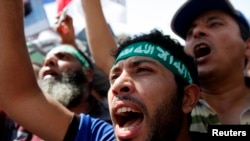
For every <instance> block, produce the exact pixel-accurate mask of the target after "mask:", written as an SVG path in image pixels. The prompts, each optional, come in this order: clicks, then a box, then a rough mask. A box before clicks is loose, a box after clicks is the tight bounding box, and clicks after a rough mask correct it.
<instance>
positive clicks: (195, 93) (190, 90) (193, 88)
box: [182, 84, 200, 113]
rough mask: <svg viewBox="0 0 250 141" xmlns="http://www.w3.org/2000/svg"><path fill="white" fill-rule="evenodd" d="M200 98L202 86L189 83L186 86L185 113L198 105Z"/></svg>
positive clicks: (183, 107) (183, 104)
mask: <svg viewBox="0 0 250 141" xmlns="http://www.w3.org/2000/svg"><path fill="white" fill-rule="evenodd" d="M199 98H200V88H199V87H198V86H197V85H195V84H190V85H187V86H186V87H185V88H184V98H183V103H182V110H183V112H184V113H189V112H191V111H192V109H193V108H194V107H195V106H196V104H197V102H198V100H199Z"/></svg>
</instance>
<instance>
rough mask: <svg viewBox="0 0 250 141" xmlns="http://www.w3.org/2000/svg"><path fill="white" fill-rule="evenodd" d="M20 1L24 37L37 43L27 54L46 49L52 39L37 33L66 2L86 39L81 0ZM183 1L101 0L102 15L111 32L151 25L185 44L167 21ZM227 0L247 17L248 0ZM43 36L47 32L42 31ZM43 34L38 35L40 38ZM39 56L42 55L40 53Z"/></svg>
mask: <svg viewBox="0 0 250 141" xmlns="http://www.w3.org/2000/svg"><path fill="white" fill-rule="evenodd" d="M23 1H24V4H26V8H27V11H26V16H25V19H24V21H25V34H26V38H27V41H28V42H33V43H35V44H36V46H34V44H30V47H31V48H30V54H32V55H33V56H39V55H41V56H43V53H45V52H46V50H48V49H49V48H45V47H46V46H48V45H49V44H50V42H51V41H50V40H49V39H39V40H43V42H42V43H41V42H39V43H38V42H37V38H38V35H39V34H40V33H41V32H43V31H45V30H47V29H51V28H52V29H53V27H54V26H55V22H56V18H55V17H56V15H57V13H58V12H59V11H60V10H62V9H63V7H64V6H66V5H67V6H68V11H67V13H68V14H69V15H70V16H71V17H72V18H73V22H74V27H75V33H76V37H77V38H79V39H81V40H83V41H85V40H86V36H85V29H84V28H85V21H84V17H83V11H82V9H81V0H23ZM185 1H186V0H101V2H102V7H103V11H104V15H105V18H106V20H107V22H108V24H109V26H110V29H111V30H112V32H113V34H114V36H119V35H122V34H125V35H134V34H138V33H146V32H149V31H150V30H152V29H153V28H158V29H160V30H162V31H163V32H164V33H165V34H170V35H171V36H172V38H175V39H177V40H178V41H179V42H180V43H181V44H184V41H183V40H182V39H181V38H179V37H178V36H176V35H175V34H174V33H173V32H172V31H171V28H170V21H171V19H172V18H173V15H174V13H175V12H176V10H177V9H178V8H179V7H180V6H181V5H182V4H183V3H184V2H185ZM230 1H231V2H232V4H233V5H234V6H235V8H236V9H238V10H240V11H241V12H243V14H244V15H245V16H246V18H247V19H248V20H249V21H250V7H249V6H250V0H230ZM43 37H49V36H46V35H45V36H43ZM43 37H41V36H40V38H43ZM46 40H47V41H46ZM41 44H42V45H41ZM43 44H46V45H43ZM32 45H33V46H32ZM43 46H44V47H43ZM44 50H45V51H44ZM34 53H35V55H34ZM33 58H34V57H33ZM38 60H41V57H39V59H38Z"/></svg>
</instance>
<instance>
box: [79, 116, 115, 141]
mask: <svg viewBox="0 0 250 141" xmlns="http://www.w3.org/2000/svg"><path fill="white" fill-rule="evenodd" d="M114 140H115V135H114V129H113V126H112V125H111V124H109V123H107V122H105V121H103V120H101V119H98V118H92V117H90V116H89V115H85V114H80V124H79V128H78V131H77V135H76V137H75V141H114Z"/></svg>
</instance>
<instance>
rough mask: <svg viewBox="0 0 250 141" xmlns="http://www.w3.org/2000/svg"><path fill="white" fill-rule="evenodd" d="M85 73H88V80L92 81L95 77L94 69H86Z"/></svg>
mask: <svg viewBox="0 0 250 141" xmlns="http://www.w3.org/2000/svg"><path fill="white" fill-rule="evenodd" d="M85 73H86V76H87V80H88V82H89V83H91V82H92V81H93V79H94V71H93V70H92V69H85Z"/></svg>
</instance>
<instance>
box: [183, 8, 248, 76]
mask: <svg viewBox="0 0 250 141" xmlns="http://www.w3.org/2000/svg"><path fill="white" fill-rule="evenodd" d="M245 48H246V44H245V42H244V41H243V40H242V38H241V36H240V29H239V26H238V24H237V23H236V21H235V20H234V19H233V18H232V17H231V16H229V15H227V14H226V13H224V12H222V11H210V12H207V13H204V14H203V15H201V16H200V17H198V18H197V19H196V20H195V21H194V22H193V24H192V26H191V27H190V29H189V31H188V33H187V36H186V47H185V51H186V53H187V54H190V55H192V56H193V57H194V58H195V59H196V63H197V67H198V72H199V77H200V80H202V79H207V78H212V77H213V76H215V75H214V74H217V75H216V77H218V76H220V77H222V78H225V77H226V76H228V74H229V73H230V74H234V73H235V72H236V71H242V70H243V67H244V52H245ZM235 64H237V65H238V66H237V67H235Z"/></svg>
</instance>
